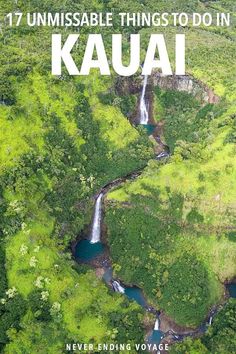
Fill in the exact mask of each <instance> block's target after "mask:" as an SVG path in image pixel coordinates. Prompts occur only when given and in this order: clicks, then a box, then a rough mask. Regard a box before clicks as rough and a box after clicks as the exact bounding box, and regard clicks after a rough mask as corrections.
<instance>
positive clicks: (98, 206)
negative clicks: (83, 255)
mask: <svg viewBox="0 0 236 354" xmlns="http://www.w3.org/2000/svg"><path fill="white" fill-rule="evenodd" d="M102 198H103V193H100V194H99V196H98V197H97V200H96V203H95V211H94V217H93V225H92V233H91V240H90V243H97V242H99V241H100V237H101V218H102Z"/></svg>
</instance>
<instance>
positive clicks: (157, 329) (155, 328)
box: [154, 318, 159, 331]
mask: <svg viewBox="0 0 236 354" xmlns="http://www.w3.org/2000/svg"><path fill="white" fill-rule="evenodd" d="M154 331H159V319H158V318H157V319H156V322H155V325H154Z"/></svg>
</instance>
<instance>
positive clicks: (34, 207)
mask: <svg viewBox="0 0 236 354" xmlns="http://www.w3.org/2000/svg"><path fill="white" fill-rule="evenodd" d="M233 4H234V2H233V1H226V0H225V1H214V2H208V3H206V4H205V2H203V1H202V2H200V1H197V0H192V1H189V2H188V3H186V2H185V1H182V0H177V1H175V2H173V1H158V3H157V2H156V1H154V0H146V1H137V0H130V1H117V0H111V1H110V0H106V1H100V0H93V1H90V2H87V1H85V0H81V1H79V2H78V1H72V0H65V1H63V2H61V1H49V0H42V1H40V2H39V1H37V0H31V1H21V0H18V1H7V2H6V1H3V0H0V5H1V10H0V11H1V13H0V25H1V27H0V29H1V30H0V47H1V55H0V63H1V66H0V125H1V135H0V144H1V148H0V239H1V247H0V273H1V277H0V282H1V287H0V293H1V294H0V350H1V351H2V352H3V353H9V354H12V353H16V354H34V353H42V354H44V353H45V348H46V350H47V353H52V354H54V353H55V354H56V353H63V352H64V347H65V343H67V342H68V343H70V342H80V343H95V344H96V343H102V342H105V343H110V342H112V343H114V342H115V343H116V342H117V343H127V342H131V343H140V342H143V340H144V313H143V310H142V309H141V308H140V307H139V306H138V305H137V304H136V303H132V302H129V301H127V300H126V299H125V298H124V297H123V296H121V295H119V294H114V293H111V291H110V290H109V289H108V288H107V287H106V286H105V285H104V284H103V283H102V282H101V281H100V280H99V279H97V278H96V276H95V273H94V271H92V270H91V269H89V268H84V267H82V266H77V265H75V262H74V261H73V260H72V259H71V254H70V250H69V245H70V242H71V241H72V240H73V239H75V238H76V236H77V235H78V234H79V232H80V231H81V230H82V229H83V228H84V226H85V225H87V224H88V223H89V221H90V218H91V213H92V205H93V198H92V197H93V196H94V194H95V193H97V191H98V190H99V189H100V188H101V187H102V186H103V185H104V184H105V183H107V182H109V181H111V180H113V179H115V178H116V177H120V176H124V175H126V174H127V173H129V172H131V171H134V170H136V169H139V168H142V167H144V166H146V164H147V163H148V161H149V163H148V167H147V168H146V169H145V171H144V173H143V174H142V175H141V177H140V178H139V179H138V180H137V181H136V182H132V183H127V184H125V185H124V186H123V187H122V188H121V189H118V190H115V191H113V192H111V193H110V194H109V196H108V200H107V202H106V208H107V209H106V223H107V226H108V243H109V246H110V250H111V257H112V260H113V261H114V263H115V272H116V274H117V275H118V276H119V277H120V278H121V279H122V280H124V281H125V282H127V283H135V284H137V285H139V286H142V287H143V288H144V291H145V294H146V295H147V298H148V299H149V300H150V301H151V302H152V303H153V304H155V306H157V307H159V308H161V309H163V310H164V311H165V312H166V313H167V314H168V315H169V316H171V317H172V318H173V319H174V320H175V321H176V322H177V323H179V324H182V325H189V326H196V325H198V324H199V323H200V322H201V321H202V319H203V318H204V317H205V316H206V314H207V311H208V309H209V308H210V306H211V305H212V304H215V303H217V302H218V301H219V300H220V298H221V296H222V294H223V287H222V282H223V281H225V280H226V279H230V278H232V277H233V276H234V275H235V273H236V269H235V233H234V231H232V230H231V227H232V225H233V224H235V196H236V190H235V188H236V187H235V183H234V180H235V177H236V173H235V136H236V132H235V129H236V125H235V108H236V104H235V98H236V94H235V92H236V91H235V82H236V81H235V28H229V29H225V28H224V29H220V28H216V27H211V28H209V29H207V30H205V29H204V30H203V29H201V28H200V29H198V30H197V29H194V30H193V29H191V28H186V29H179V31H180V32H181V31H186V35H187V39H188V41H187V43H188V44H187V45H188V48H187V57H188V58H189V61H188V68H187V69H188V72H191V73H192V74H193V75H194V76H195V77H196V78H198V79H200V80H202V81H203V82H204V83H205V84H207V85H209V87H211V88H212V89H214V91H215V92H216V94H217V95H219V96H220V97H221V102H220V103H219V104H218V105H217V106H215V107H212V106H211V105H206V106H205V107H203V106H202V105H201V104H200V103H199V102H198V101H196V100H195V99H194V98H193V97H191V96H190V95H187V94H184V93H176V92H169V91H168V92H165V91H160V90H158V89H156V90H155V96H156V98H155V102H156V109H155V111H157V112H158V111H160V112H162V114H161V116H157V117H156V119H157V120H160V119H163V120H164V121H165V125H166V129H165V139H166V142H167V143H168V144H169V145H170V148H171V150H172V152H173V155H172V157H171V160H170V161H169V163H167V164H165V163H161V162H157V161H154V160H150V159H152V158H153V149H152V143H151V142H150V140H149V139H148V137H147V135H146V134H145V132H144V131H143V130H142V129H135V128H134V127H133V126H132V125H130V123H129V121H128V119H127V116H129V115H130V114H131V112H132V111H133V110H134V108H135V105H136V102H137V95H130V96H129V95H123V96H118V94H117V92H116V90H115V89H114V87H115V84H116V82H117V80H118V78H117V77H116V76H115V75H112V76H111V77H101V76H100V75H99V73H98V72H97V71H96V70H94V71H92V73H91V75H90V76H89V77H83V78H81V77H79V78H72V77H69V76H68V75H67V74H66V72H64V73H63V75H62V76H61V77H52V76H51V75H50V65H51V64H50V60H51V58H50V54H51V33H52V30H51V29H48V28H29V27H27V26H26V25H24V24H23V25H21V26H20V27H18V28H9V27H7V26H6V24H5V22H4V16H5V14H7V13H9V12H11V11H16V10H21V11H24V12H26V11H31V12H44V11H50V12H58V11H67V12H69V11H73V12H83V11H86V12H89V11H96V12H99V11H113V12H114V13H116V12H126V11H129V12H131V11H132V12H138V11H143V10H144V9H145V11H150V12H152V11H168V12H171V11H180V10H181V11H187V12H192V11H195V12H197V11H198V12H204V11H212V12H215V11H231V10H232V5H233ZM90 30H91V29H88V28H83V29H81V46H80V48H79V50H78V51H77V52H76V53H74V55H75V57H76V59H77V61H80V60H81V56H82V53H83V49H84V45H85V39H86V35H87V34H88V33H89V32H91V31H90ZM92 31H93V33H95V32H100V29H99V28H93V30H92ZM121 31H123V32H124V33H125V34H126V35H127V37H126V39H125V43H124V49H125V48H127V47H128V35H129V33H134V32H135V31H140V33H141V34H142V35H143V38H144V42H145V40H146V38H147V37H148V34H150V33H151V32H155V31H156V29H139V28H132V27H130V28H128V29H121V28H120V27H119V24H118V23H115V27H114V28H108V29H103V30H102V32H103V35H104V37H105V38H106V39H105V41H107V43H108V53H110V34H111V33H120V32H121ZM55 32H57V33H61V32H62V33H63V34H64V35H65V36H66V35H67V34H68V33H67V32H69V31H66V30H62V29H61V28H57V29H54V33H55ZM70 32H71V31H70ZM165 32H166V36H167V38H170V37H172V36H173V33H175V32H176V29H175V28H172V27H169V28H168V29H165ZM170 43H171V41H170ZM172 46H173V43H172V44H170V51H171V52H172V51H173V48H172ZM172 56H173V55H172ZM206 56H207V60H206ZM216 68H218V69H217V70H216ZM134 79H136V80H138V79H139V78H138V77H136V78H134ZM227 306H228V307H227V308H225V309H223V310H222V312H221V313H219V315H218V318H219V320H217V321H218V322H217V321H215V323H214V326H213V327H212V328H211V329H210V330H209V331H208V332H207V334H206V335H205V336H204V337H203V338H201V340H199V341H190V340H187V341H185V342H184V343H181V344H178V345H176V347H174V348H173V350H174V352H173V353H177V352H178V353H185V352H188V350H189V352H191V350H192V348H195V347H196V349H194V350H195V351H194V353H208V352H209V353H215V352H217V351H218V352H219V353H220V354H221V353H222V354H223V353H230V350H231V348H232V347H233V345H234V343H233V339H232V342H231V341H230V342H228V344H226V343H227V337H228V336H230V337H231V338H232V337H233V336H235V332H234V331H235V325H233V324H232V322H233V320H232V315H231V312H232V311H233V310H234V307H235V304H234V302H233V300H232V301H231V302H230V303H229V304H228V305H227ZM224 311H225V312H224ZM222 316H223V317H224V321H223V320H222V318H221V317H222ZM217 323H218V324H217ZM186 348H187V349H186ZM188 348H190V349H188ZM222 348H223V349H222ZM227 350H228V352H227Z"/></svg>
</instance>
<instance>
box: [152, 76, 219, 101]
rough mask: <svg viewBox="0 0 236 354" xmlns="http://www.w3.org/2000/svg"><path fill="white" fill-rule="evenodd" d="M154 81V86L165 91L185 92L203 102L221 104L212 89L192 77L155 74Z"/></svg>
mask: <svg viewBox="0 0 236 354" xmlns="http://www.w3.org/2000/svg"><path fill="white" fill-rule="evenodd" d="M152 80H153V86H159V87H160V88H161V89H163V90H176V91H185V92H188V93H190V94H192V95H193V96H194V97H196V98H197V99H199V100H200V101H203V102H208V103H217V102H219V97H218V96H216V95H215V93H214V92H213V91H212V90H211V89H209V88H208V87H207V86H206V85H204V84H203V83H201V82H199V81H197V80H196V79H194V78H193V77H191V76H190V75H184V76H175V75H173V76H162V75H161V74H160V73H154V74H153V76H152Z"/></svg>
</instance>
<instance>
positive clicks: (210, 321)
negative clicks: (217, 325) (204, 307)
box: [209, 316, 212, 326]
mask: <svg viewBox="0 0 236 354" xmlns="http://www.w3.org/2000/svg"><path fill="white" fill-rule="evenodd" d="M211 324H212V316H211V317H210V318H209V325H210V326H211Z"/></svg>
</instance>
